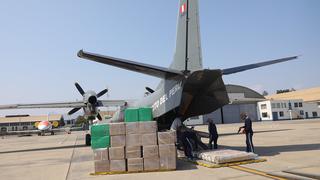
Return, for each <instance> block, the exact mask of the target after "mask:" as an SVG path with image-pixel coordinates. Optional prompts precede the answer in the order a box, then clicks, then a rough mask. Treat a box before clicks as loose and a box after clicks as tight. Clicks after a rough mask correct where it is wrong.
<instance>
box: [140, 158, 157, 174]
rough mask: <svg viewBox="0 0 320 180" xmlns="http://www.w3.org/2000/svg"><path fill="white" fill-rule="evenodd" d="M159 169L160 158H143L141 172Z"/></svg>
mask: <svg viewBox="0 0 320 180" xmlns="http://www.w3.org/2000/svg"><path fill="white" fill-rule="evenodd" d="M159 169H160V158H159V157H155V158H143V170H145V171H155V170H159Z"/></svg>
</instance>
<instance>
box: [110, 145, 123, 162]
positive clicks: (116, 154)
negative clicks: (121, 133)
mask: <svg viewBox="0 0 320 180" xmlns="http://www.w3.org/2000/svg"><path fill="white" fill-rule="evenodd" d="M124 158H125V156H124V147H111V148H109V159H110V160H123V159H124Z"/></svg>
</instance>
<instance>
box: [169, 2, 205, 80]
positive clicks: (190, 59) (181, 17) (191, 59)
mask: <svg viewBox="0 0 320 180" xmlns="http://www.w3.org/2000/svg"><path fill="white" fill-rule="evenodd" d="M198 6H199V5H198V0H180V2H179V13H178V24H177V39H176V49H175V54H174V60H173V62H172V64H171V65H170V68H171V69H175V70H179V71H183V72H184V73H185V74H186V73H192V72H194V71H197V70H201V69H203V68H202V54H201V42H200V29H199V7H198Z"/></svg>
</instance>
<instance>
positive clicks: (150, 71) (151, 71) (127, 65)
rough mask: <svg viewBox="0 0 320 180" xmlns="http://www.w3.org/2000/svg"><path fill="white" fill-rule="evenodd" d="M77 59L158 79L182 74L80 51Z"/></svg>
mask: <svg viewBox="0 0 320 180" xmlns="http://www.w3.org/2000/svg"><path fill="white" fill-rule="evenodd" d="M78 57H80V58H84V59H88V60H91V61H96V62H99V63H103V64H108V65H111V66H115V67H119V68H122V69H126V70H130V71H135V72H139V73H143V74H147V75H151V76H155V77H159V78H168V77H173V76H177V75H181V76H182V75H183V73H182V72H180V71H178V70H174V69H169V68H164V67H159V66H154V65H150V64H144V63H139V62H135V61H131V60H126V59H120V58H115V57H110V56H103V55H99V54H94V53H89V52H85V51H83V50H80V51H79V52H78Z"/></svg>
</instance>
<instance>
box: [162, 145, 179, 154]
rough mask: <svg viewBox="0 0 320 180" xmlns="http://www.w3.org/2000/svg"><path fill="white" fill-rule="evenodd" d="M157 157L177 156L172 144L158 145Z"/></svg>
mask: <svg viewBox="0 0 320 180" xmlns="http://www.w3.org/2000/svg"><path fill="white" fill-rule="evenodd" d="M159 156H160V157H165V156H170V157H172V156H177V148H176V146H175V145H174V144H159Z"/></svg>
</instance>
